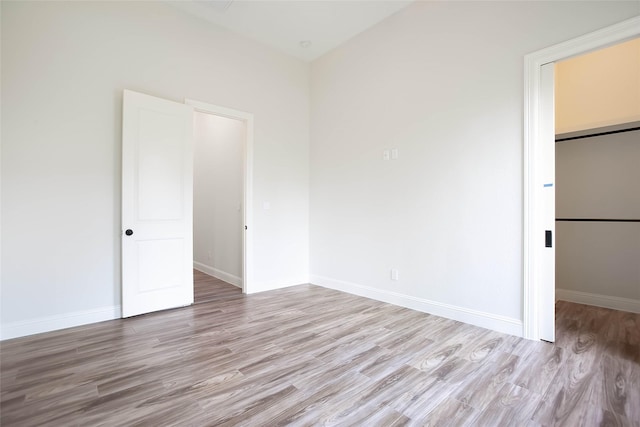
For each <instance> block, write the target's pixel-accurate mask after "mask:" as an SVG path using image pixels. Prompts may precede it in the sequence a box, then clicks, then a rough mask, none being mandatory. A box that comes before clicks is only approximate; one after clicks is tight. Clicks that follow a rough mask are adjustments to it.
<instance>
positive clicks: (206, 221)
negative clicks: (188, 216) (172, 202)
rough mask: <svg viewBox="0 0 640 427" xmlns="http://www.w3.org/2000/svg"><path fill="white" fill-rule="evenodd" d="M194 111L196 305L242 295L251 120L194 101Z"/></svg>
mask: <svg viewBox="0 0 640 427" xmlns="http://www.w3.org/2000/svg"><path fill="white" fill-rule="evenodd" d="M185 103H186V104H187V105H191V106H193V107H194V140H195V156H194V203H193V204H194V209H193V234H194V236H193V247H194V251H193V266H194V296H195V301H194V302H195V303H196V304H197V303H200V302H206V301H210V300H212V299H226V298H227V297H229V296H235V295H236V294H239V293H242V292H245V293H246V292H247V290H248V289H250V288H249V287H250V284H249V283H250V278H249V277H247V272H248V271H250V268H248V266H247V263H248V262H249V263H250V257H249V256H248V254H249V250H248V247H247V246H248V243H249V242H250V239H248V234H249V230H250V224H249V223H250V218H249V215H248V213H249V212H250V209H249V206H248V205H249V203H248V201H249V200H250V199H251V198H250V193H251V186H250V185H249V184H250V182H251V181H250V179H249V176H248V175H249V172H250V167H249V165H250V164H251V162H250V159H251V149H252V137H253V116H252V115H251V114H249V113H245V112H240V111H235V110H231V109H228V108H225V107H220V106H216V105H212V104H206V103H202V102H199V101H193V100H186V101H185Z"/></svg>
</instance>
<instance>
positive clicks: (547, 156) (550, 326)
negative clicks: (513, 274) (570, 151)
mask: <svg viewBox="0 0 640 427" xmlns="http://www.w3.org/2000/svg"><path fill="white" fill-rule="evenodd" d="M540 71H541V74H540V79H541V80H540V90H541V93H540V108H541V111H544V113H542V112H541V113H540V129H539V131H540V139H539V140H540V141H541V144H540V146H539V151H538V152H539V156H540V157H539V158H538V161H539V162H540V163H539V164H540V165H541V168H540V171H541V174H542V176H541V177H540V179H538V180H537V182H538V183H539V191H540V192H541V193H540V197H539V198H538V200H540V201H541V203H542V209H541V211H542V212H543V213H542V218H540V224H539V227H537V230H538V231H537V232H538V235H539V237H540V243H539V244H538V248H539V254H540V256H539V257H538V259H539V260H540V263H541V268H540V269H539V270H538V271H540V278H539V280H538V286H539V287H540V288H539V292H538V295H539V298H540V300H539V304H538V307H539V309H540V316H539V319H540V325H539V332H540V339H543V340H545V341H549V342H554V341H555V340H556V325H555V323H556V312H555V309H556V301H555V299H556V249H555V246H556V242H555V236H556V188H555V181H556V170H555V169H556V146H555V133H556V132H555V120H554V117H555V97H554V64H553V63H549V64H545V65H543V66H542V67H541V70H540Z"/></svg>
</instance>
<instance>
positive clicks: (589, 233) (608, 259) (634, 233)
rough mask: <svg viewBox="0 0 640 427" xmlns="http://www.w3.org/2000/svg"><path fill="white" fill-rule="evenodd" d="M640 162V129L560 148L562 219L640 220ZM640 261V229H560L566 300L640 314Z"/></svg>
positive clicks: (614, 225)
mask: <svg viewBox="0 0 640 427" xmlns="http://www.w3.org/2000/svg"><path fill="white" fill-rule="evenodd" d="M639 164H640V131H633V132H626V133H618V134H613V135H606V136H599V137H593V138H585V139H576V140H572V141H565V142H559V143H557V144H556V216H557V217H558V218H609V219H640V197H639V192H640V189H639V187H640V168H639V167H638V165H639ZM639 260H640V223H618V222H562V221H559V222H557V223H556V287H557V288H558V289H557V294H558V297H559V298H560V299H568V300H576V299H577V300H576V302H584V303H590V304H595V305H604V306H609V307H612V308H619V309H624V310H633V311H639V312H640V263H639V262H638V261H639ZM584 298H588V299H586V300H585V299H584Z"/></svg>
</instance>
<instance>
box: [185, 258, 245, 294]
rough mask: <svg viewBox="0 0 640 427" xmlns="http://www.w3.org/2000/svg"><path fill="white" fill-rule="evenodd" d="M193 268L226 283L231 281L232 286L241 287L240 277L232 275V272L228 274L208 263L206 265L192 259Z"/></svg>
mask: <svg viewBox="0 0 640 427" xmlns="http://www.w3.org/2000/svg"><path fill="white" fill-rule="evenodd" d="M193 268H195V269H196V270H198V271H201V272H203V273H205V274H208V275H209V276H213V277H215V278H216V279H220V280H223V281H225V282H227V283H231V284H232V285H233V286H237V287H238V288H242V278H240V277H238V276H234V275H233V274H229V273H227V272H225V271H222V270H218V269H217V268H214V267H211V266H210V265H206V264H203V263H201V262H197V261H193Z"/></svg>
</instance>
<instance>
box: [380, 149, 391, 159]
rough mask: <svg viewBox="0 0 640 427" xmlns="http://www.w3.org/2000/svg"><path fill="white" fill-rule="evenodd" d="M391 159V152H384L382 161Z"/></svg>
mask: <svg viewBox="0 0 640 427" xmlns="http://www.w3.org/2000/svg"><path fill="white" fill-rule="evenodd" d="M389 159H391V154H389V150H383V151H382V160H389Z"/></svg>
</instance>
